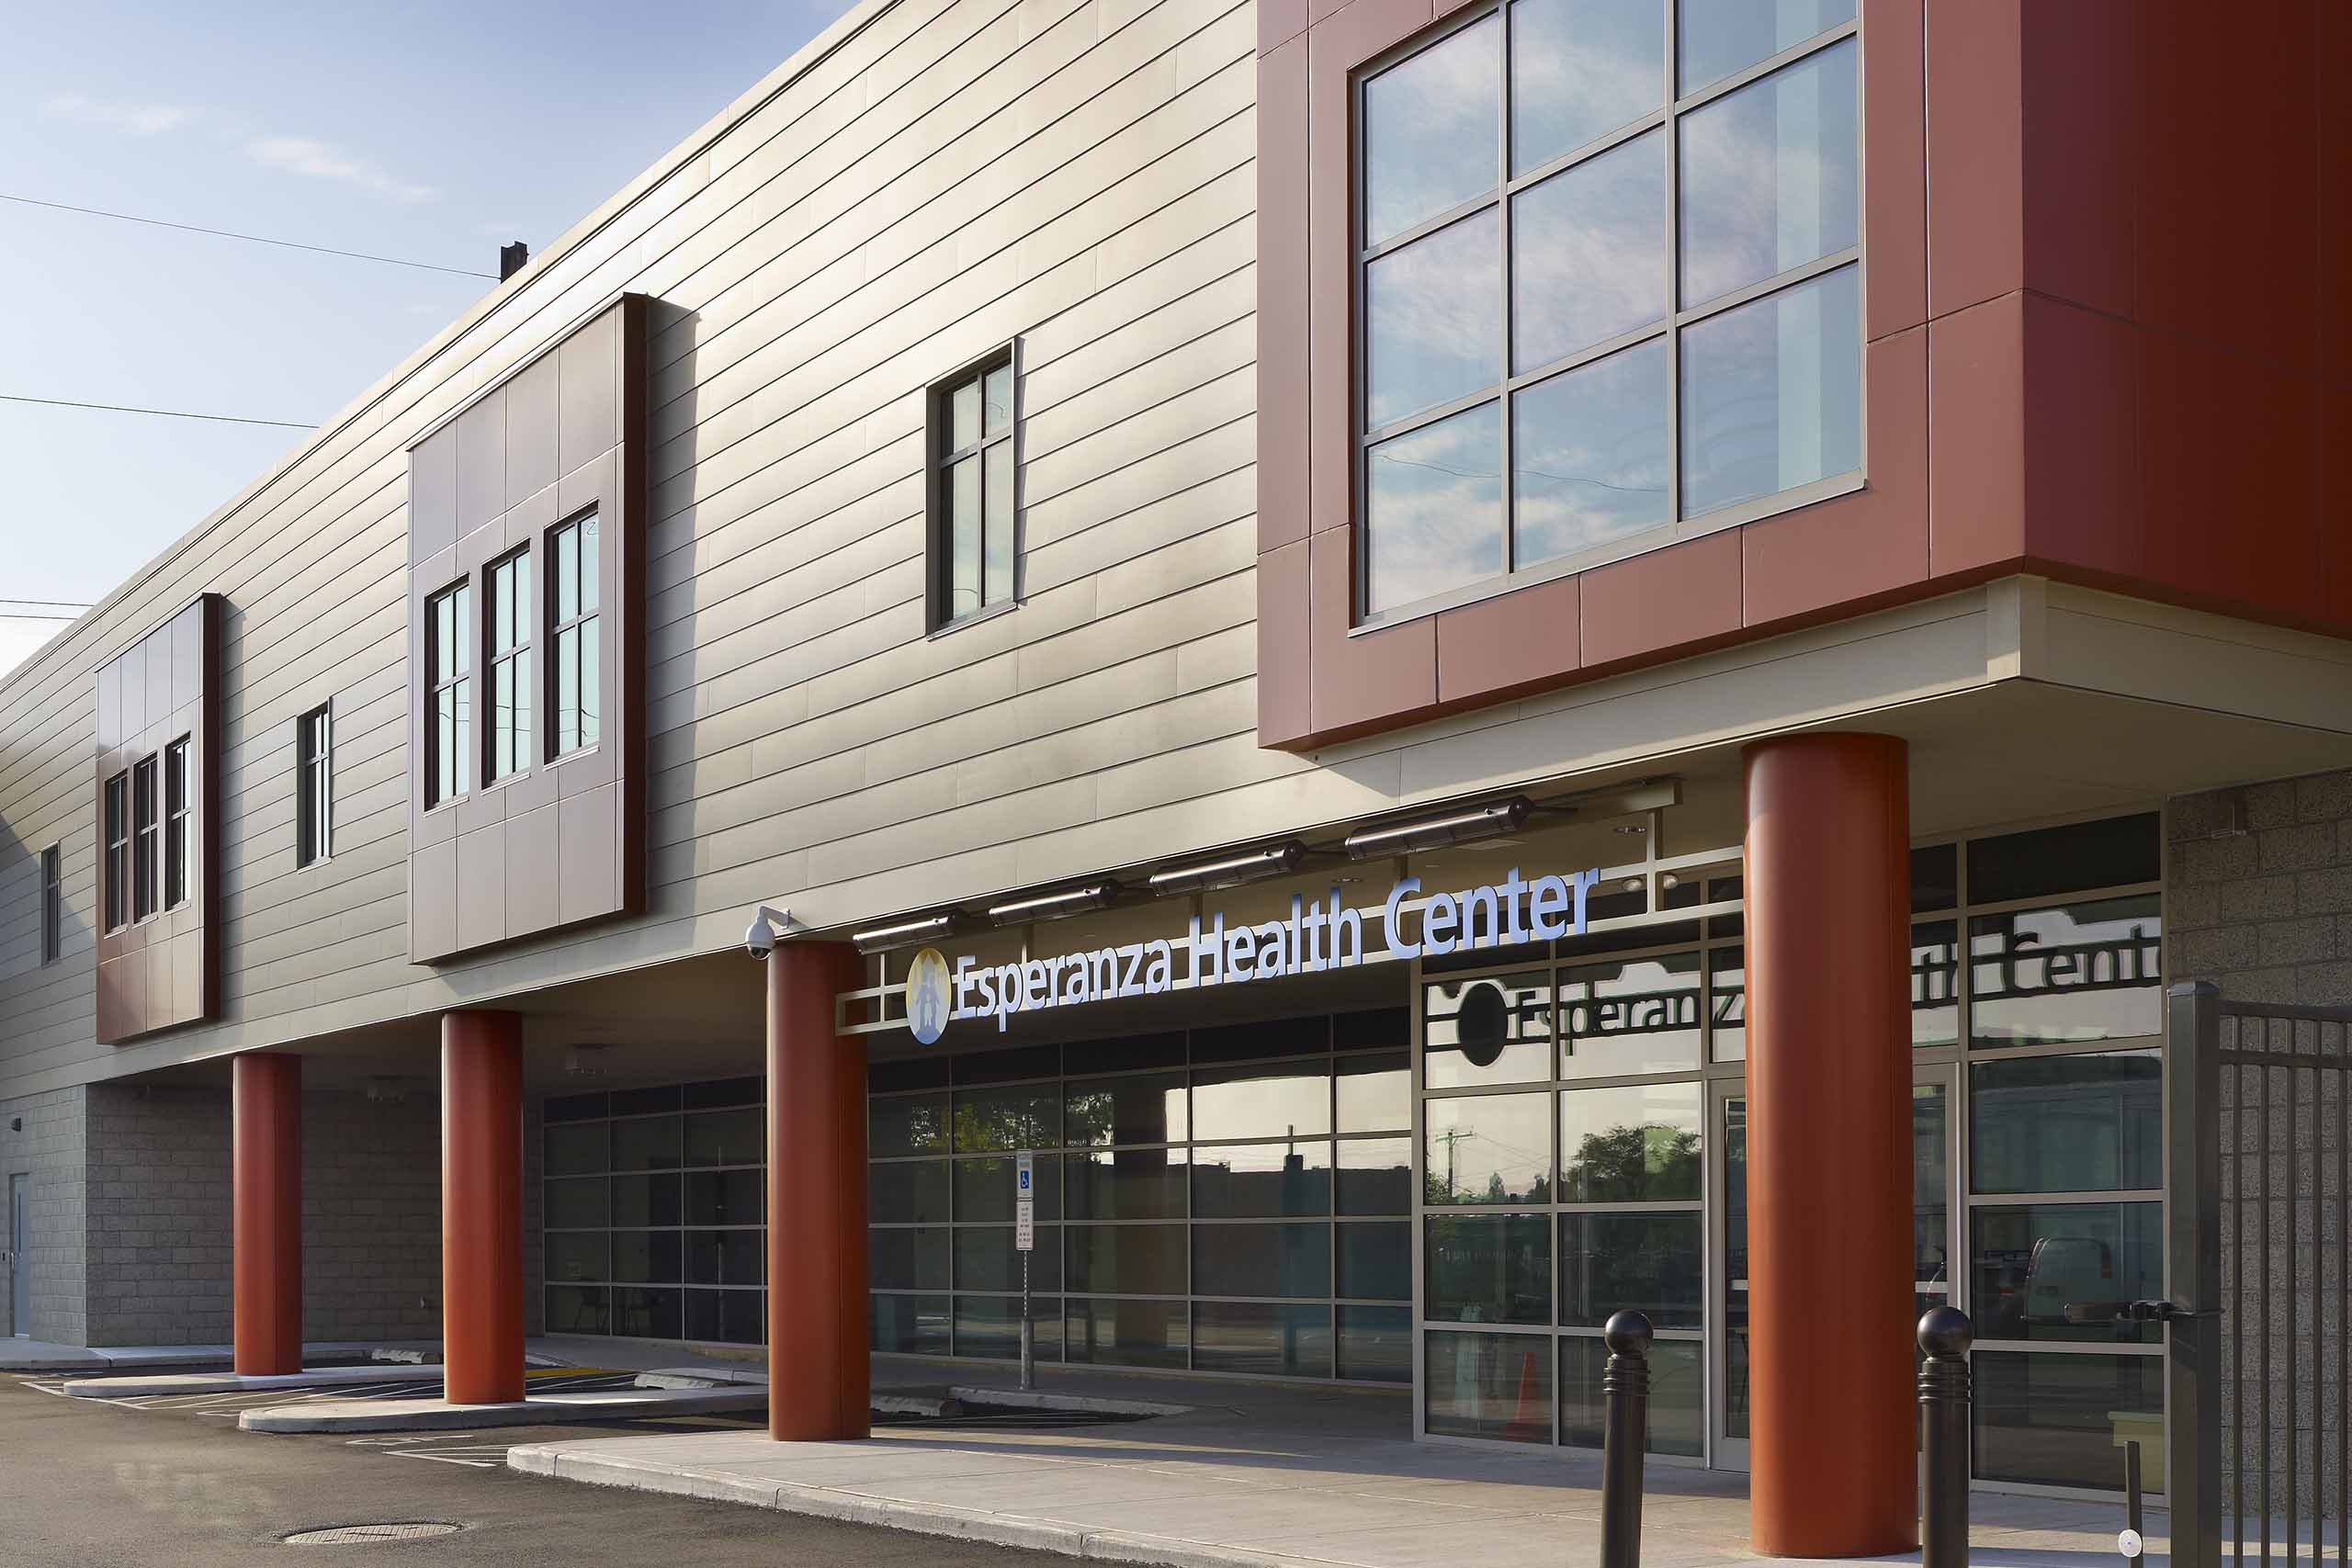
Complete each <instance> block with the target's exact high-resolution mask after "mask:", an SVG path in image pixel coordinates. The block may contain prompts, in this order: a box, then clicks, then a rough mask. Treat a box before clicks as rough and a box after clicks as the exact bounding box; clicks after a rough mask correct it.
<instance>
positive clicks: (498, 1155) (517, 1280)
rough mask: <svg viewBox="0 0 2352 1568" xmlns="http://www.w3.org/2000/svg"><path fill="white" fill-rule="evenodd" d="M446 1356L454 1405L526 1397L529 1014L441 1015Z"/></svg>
mask: <svg viewBox="0 0 2352 1568" xmlns="http://www.w3.org/2000/svg"><path fill="white" fill-rule="evenodd" d="M441 1359H442V1362H443V1364H444V1365H445V1366H446V1367H447V1369H448V1398H449V1403H451V1404H509V1403H512V1402H513V1401H515V1400H518V1399H521V1398H522V1397H523V1020H522V1018H521V1016H520V1015H519V1014H516V1013H511V1012H486V1011H464V1012H448V1013H443V1014H442V1015H441Z"/></svg>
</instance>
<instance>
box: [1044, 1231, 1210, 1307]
mask: <svg viewBox="0 0 2352 1568" xmlns="http://www.w3.org/2000/svg"><path fill="white" fill-rule="evenodd" d="M1184 1236H1185V1227H1184V1226H1182V1225H1181V1224H1178V1225H1077V1224H1073V1225H1067V1226H1064V1227H1063V1231H1062V1237H1063V1239H1062V1246H1063V1248H1064V1250H1065V1251H1067V1252H1068V1253H1069V1260H1068V1267H1069V1288H1070V1289H1071V1290H1073V1291H1103V1292H1111V1293H1114V1294H1117V1295H1143V1296H1181V1295H1182V1294H1183V1293H1184V1278H1185V1275H1184Z"/></svg>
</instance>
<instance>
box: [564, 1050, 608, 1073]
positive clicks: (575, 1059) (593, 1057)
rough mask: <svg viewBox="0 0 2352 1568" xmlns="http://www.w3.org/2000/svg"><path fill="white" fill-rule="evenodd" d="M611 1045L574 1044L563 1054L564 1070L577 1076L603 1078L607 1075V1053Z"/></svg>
mask: <svg viewBox="0 0 2352 1568" xmlns="http://www.w3.org/2000/svg"><path fill="white" fill-rule="evenodd" d="M611 1049H612V1047H611V1046H609V1045H574V1046H573V1047H571V1049H570V1050H568V1051H566V1052H565V1053H564V1054H563V1070H564V1072H565V1073H566V1074H568V1075H570V1076H571V1077H575V1078H601V1077H604V1076H605V1053H606V1052H607V1051H610V1050H611Z"/></svg>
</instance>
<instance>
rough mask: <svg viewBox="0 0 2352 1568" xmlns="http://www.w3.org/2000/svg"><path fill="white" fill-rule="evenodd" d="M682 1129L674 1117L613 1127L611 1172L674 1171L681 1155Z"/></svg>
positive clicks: (644, 1118) (635, 1120)
mask: <svg viewBox="0 0 2352 1568" xmlns="http://www.w3.org/2000/svg"><path fill="white" fill-rule="evenodd" d="M683 1138H684V1126H683V1124H682V1122H681V1121H680V1119H679V1118H677V1117H675V1116H639V1117H633V1118H631V1119H630V1120H628V1121H627V1122H614V1123H613V1168H614V1169H615V1170H675V1169H676V1168H678V1166H679V1164H680V1163H681V1161H682V1158H683V1156H684V1142H683V1141H682V1140H683Z"/></svg>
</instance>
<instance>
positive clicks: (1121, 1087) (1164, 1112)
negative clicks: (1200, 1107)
mask: <svg viewBox="0 0 2352 1568" xmlns="http://www.w3.org/2000/svg"><path fill="white" fill-rule="evenodd" d="M1065 1129H1066V1132H1067V1135H1068V1137H1069V1142H1070V1143H1071V1144H1072V1145H1076V1146H1080V1147H1083V1146H1085V1145H1089V1144H1181V1143H1182V1142H1183V1141H1184V1138H1185V1136H1186V1133H1185V1117H1184V1075H1183V1074H1182V1073H1159V1074H1155V1075H1152V1076H1150V1077H1131V1078H1093V1079H1086V1078H1073V1079H1071V1080H1070V1082H1069V1121H1068V1122H1066V1123H1065Z"/></svg>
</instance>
